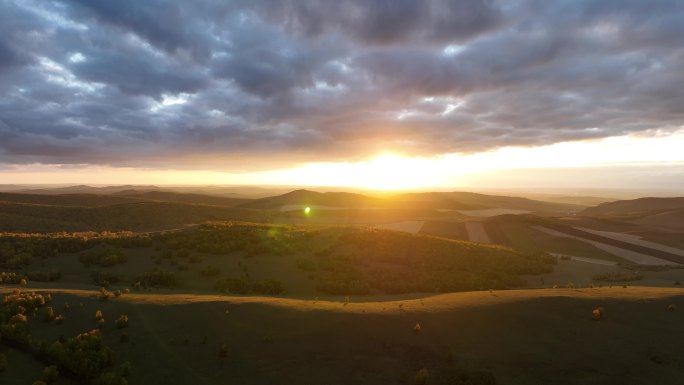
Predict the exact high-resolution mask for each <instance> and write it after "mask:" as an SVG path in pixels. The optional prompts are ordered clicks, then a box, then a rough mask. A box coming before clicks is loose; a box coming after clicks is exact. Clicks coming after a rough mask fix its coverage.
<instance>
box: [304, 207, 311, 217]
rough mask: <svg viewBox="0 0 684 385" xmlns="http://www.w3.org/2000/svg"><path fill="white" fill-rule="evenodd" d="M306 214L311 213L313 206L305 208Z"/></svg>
mask: <svg viewBox="0 0 684 385" xmlns="http://www.w3.org/2000/svg"><path fill="white" fill-rule="evenodd" d="M304 214H306V215H309V214H311V207H308V206H307V208H305V209H304Z"/></svg>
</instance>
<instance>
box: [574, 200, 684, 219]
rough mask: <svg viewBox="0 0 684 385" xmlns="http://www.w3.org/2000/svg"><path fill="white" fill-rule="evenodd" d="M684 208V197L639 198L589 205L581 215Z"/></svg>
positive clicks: (633, 212)
mask: <svg viewBox="0 0 684 385" xmlns="http://www.w3.org/2000/svg"><path fill="white" fill-rule="evenodd" d="M673 209H684V197H677V198H639V199H631V200H621V201H615V202H607V203H602V204H600V205H598V206H595V207H589V208H587V209H585V210H583V211H582V212H580V213H579V214H580V215H585V216H630V215H638V214H644V213H648V212H652V211H657V210H673Z"/></svg>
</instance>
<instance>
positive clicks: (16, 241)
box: [0, 222, 554, 296]
mask: <svg viewBox="0 0 684 385" xmlns="http://www.w3.org/2000/svg"><path fill="white" fill-rule="evenodd" d="M1 240H2V243H4V245H5V246H4V247H0V267H5V268H20V269H21V270H20V271H25V272H26V273H27V274H28V273H29V272H30V271H35V270H42V271H53V270H54V271H59V272H60V273H61V274H62V275H63V276H64V279H63V280H64V281H65V282H69V283H70V284H76V285H88V284H92V281H91V272H90V271H89V270H90V269H92V268H95V266H96V265H102V266H100V267H105V268H106V269H105V270H107V271H109V272H111V273H116V274H117V275H118V278H117V282H120V283H122V284H125V285H132V284H134V283H135V282H136V280H142V282H143V284H146V283H145V282H146V281H145V280H144V279H141V278H136V277H143V276H144V275H145V274H147V273H150V272H153V271H155V270H156V269H159V271H160V272H166V273H165V274H167V273H168V274H171V276H172V277H173V284H171V286H173V287H175V288H178V289H186V290H202V291H215V290H226V291H228V292H232V293H238V294H244V292H243V291H242V290H245V288H246V287H249V285H250V284H251V283H255V282H263V283H264V284H266V283H267V282H271V281H273V280H275V281H277V282H279V284H278V285H279V286H280V287H281V288H282V290H283V291H285V292H286V293H288V294H289V295H306V296H309V295H311V296H315V295H320V294H335V295H352V294H353V295H362V294H363V295H365V294H373V293H376V294H379V293H384V294H392V293H412V292H452V291H464V290H477V289H482V288H501V289H502V288H511V287H521V286H524V284H525V283H524V281H523V280H521V278H520V276H521V275H523V274H539V273H544V272H549V271H551V269H552V266H553V263H554V259H553V258H551V257H550V256H548V255H546V254H544V253H540V252H520V251H516V250H512V249H510V248H506V247H500V246H489V245H481V244H475V243H471V242H464V241H451V240H446V239H442V238H435V237H430V236H425V235H412V234H407V233H401V232H395V231H388V230H378V229H369V228H365V227H342V226H323V227H319V226H316V227H313V226H285V225H267V224H256V223H243V222H214V223H208V224H204V225H200V226H198V227H195V228H192V229H188V230H185V231H174V232H169V233H164V234H160V235H158V234H154V235H151V236H150V235H131V234H122V235H116V236H113V237H107V236H100V237H93V235H92V234H84V235H75V236H72V235H33V236H26V235H19V236H17V235H11V234H6V235H5V236H4V237H3V238H1ZM65 252H66V253H65ZM76 253H78V254H76ZM47 256H51V257H50V258H47V259H43V260H41V265H42V266H41V267H40V268H37V267H35V266H32V263H33V262H34V257H36V258H37V257H47ZM26 258H28V259H26ZM83 258H86V259H85V260H84V259H83ZM102 258H106V259H107V262H106V263H105V262H102V261H101V260H102ZM78 262H81V263H82V264H83V265H84V266H81V265H80V264H79V263H78ZM109 262H112V263H109ZM119 265H121V266H119ZM181 267H183V268H181ZM209 268H213V269H216V274H213V273H212V274H207V276H206V277H204V278H203V277H201V276H200V275H198V272H199V271H201V270H203V269H209ZM97 269H98V270H100V269H99V268H97ZM29 278H30V277H29ZM275 281H274V282H275ZM255 284H256V283H255ZM250 290H251V289H250ZM255 290H256V289H255Z"/></svg>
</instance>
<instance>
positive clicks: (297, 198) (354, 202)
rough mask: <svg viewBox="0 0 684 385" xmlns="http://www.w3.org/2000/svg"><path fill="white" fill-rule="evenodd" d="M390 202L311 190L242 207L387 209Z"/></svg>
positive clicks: (268, 198) (342, 193)
mask: <svg viewBox="0 0 684 385" xmlns="http://www.w3.org/2000/svg"><path fill="white" fill-rule="evenodd" d="M388 204H389V202H388V201H387V200H386V199H383V198H374V197H369V196H366V195H361V194H356V193H348V192H326V193H321V192H317V191H311V190H295V191H291V192H289V193H286V194H282V195H277V196H273V197H267V198H261V199H255V200H253V201H251V202H248V203H245V204H242V205H240V207H242V208H251V209H261V210H278V209H280V208H281V207H282V206H287V205H317V206H327V207H335V208H379V207H387V206H388Z"/></svg>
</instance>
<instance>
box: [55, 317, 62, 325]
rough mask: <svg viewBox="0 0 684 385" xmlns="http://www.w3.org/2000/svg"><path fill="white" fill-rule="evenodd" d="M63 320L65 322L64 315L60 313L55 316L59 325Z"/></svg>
mask: <svg viewBox="0 0 684 385" xmlns="http://www.w3.org/2000/svg"><path fill="white" fill-rule="evenodd" d="M62 322H64V316H63V315H61V314H60V315H58V316H56V317H55V323H56V324H57V325H61V324H62Z"/></svg>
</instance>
